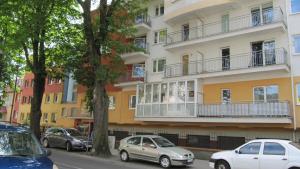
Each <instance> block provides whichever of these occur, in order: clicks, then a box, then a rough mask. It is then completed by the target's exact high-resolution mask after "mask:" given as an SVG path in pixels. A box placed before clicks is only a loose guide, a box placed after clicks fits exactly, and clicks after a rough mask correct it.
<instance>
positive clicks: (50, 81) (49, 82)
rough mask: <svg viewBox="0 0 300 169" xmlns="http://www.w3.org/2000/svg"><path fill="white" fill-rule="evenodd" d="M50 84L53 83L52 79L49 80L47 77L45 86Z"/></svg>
mask: <svg viewBox="0 0 300 169" xmlns="http://www.w3.org/2000/svg"><path fill="white" fill-rule="evenodd" d="M52 83H53V81H52V78H51V77H48V78H47V84H48V85H51V84H52Z"/></svg>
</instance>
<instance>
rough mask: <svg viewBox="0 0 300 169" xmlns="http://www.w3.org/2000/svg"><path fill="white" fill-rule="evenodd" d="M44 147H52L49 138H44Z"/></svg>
mask: <svg viewBox="0 0 300 169" xmlns="http://www.w3.org/2000/svg"><path fill="white" fill-rule="evenodd" d="M43 147H45V148H50V144H49V140H48V139H44V140H43Z"/></svg>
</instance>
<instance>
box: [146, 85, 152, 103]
mask: <svg viewBox="0 0 300 169" xmlns="http://www.w3.org/2000/svg"><path fill="white" fill-rule="evenodd" d="M151 93H152V85H151V84H147V85H146V103H151V97H152V96H151Z"/></svg>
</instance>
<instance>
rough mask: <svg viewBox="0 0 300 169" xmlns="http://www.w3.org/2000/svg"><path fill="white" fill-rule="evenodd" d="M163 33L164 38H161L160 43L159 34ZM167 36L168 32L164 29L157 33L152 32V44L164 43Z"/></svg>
mask: <svg viewBox="0 0 300 169" xmlns="http://www.w3.org/2000/svg"><path fill="white" fill-rule="evenodd" d="M163 32H165V36H166V37H165V38H163V39H164V40H163V41H161V33H163ZM167 34H168V30H167V29H166V28H165V29H160V30H157V31H154V44H163V43H166V41H167Z"/></svg>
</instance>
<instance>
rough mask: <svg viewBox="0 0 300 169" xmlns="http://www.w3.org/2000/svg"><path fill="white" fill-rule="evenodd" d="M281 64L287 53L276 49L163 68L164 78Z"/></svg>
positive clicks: (284, 62) (285, 59) (281, 49)
mask: <svg viewBox="0 0 300 169" xmlns="http://www.w3.org/2000/svg"><path fill="white" fill-rule="evenodd" d="M282 64H288V60H287V52H286V50H285V49H284V48H278V49H269V50H264V51H254V52H250V53H244V54H238V55H230V56H223V57H219V58H212V59H203V60H198V61H194V62H189V63H187V64H183V63H179V64H172V65H167V66H166V67H165V77H166V78H168V77H177V76H185V75H196V74H204V73H212V72H224V71H230V70H240V69H250V68H258V67H265V66H271V65H282Z"/></svg>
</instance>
